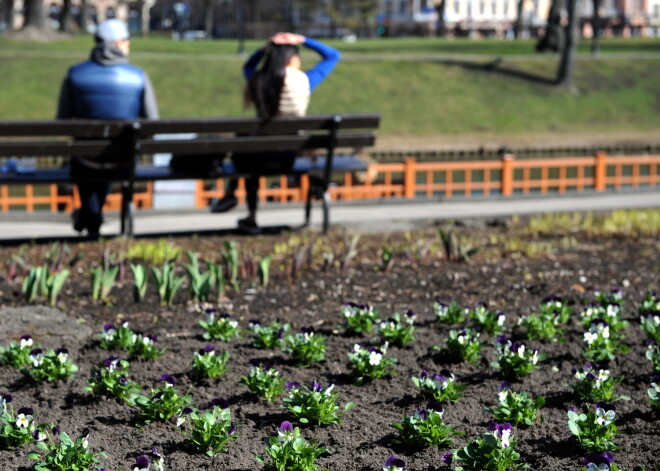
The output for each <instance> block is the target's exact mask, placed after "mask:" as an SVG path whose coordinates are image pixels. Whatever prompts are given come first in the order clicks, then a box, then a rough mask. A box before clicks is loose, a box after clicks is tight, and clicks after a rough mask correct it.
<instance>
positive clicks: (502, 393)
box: [497, 381, 511, 402]
mask: <svg viewBox="0 0 660 471" xmlns="http://www.w3.org/2000/svg"><path fill="white" fill-rule="evenodd" d="M509 389H511V383H509V382H508V381H504V382H502V383H501V384H500V388H499V390H498V395H497V398H498V400H499V401H500V402H504V401H506V397H507V396H508V395H509Z"/></svg>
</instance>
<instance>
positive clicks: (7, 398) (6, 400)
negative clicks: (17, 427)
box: [0, 393, 14, 414]
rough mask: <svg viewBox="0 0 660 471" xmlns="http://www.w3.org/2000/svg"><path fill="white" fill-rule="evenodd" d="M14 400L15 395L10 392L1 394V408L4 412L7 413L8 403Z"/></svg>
mask: <svg viewBox="0 0 660 471" xmlns="http://www.w3.org/2000/svg"><path fill="white" fill-rule="evenodd" d="M13 400H14V396H12V395H11V394H9V393H7V394H3V395H2V396H0V408H1V409H2V413H3V414H5V413H7V404H9V403H10V402H11V401H13Z"/></svg>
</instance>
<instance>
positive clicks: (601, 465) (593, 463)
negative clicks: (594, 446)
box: [584, 451, 614, 471]
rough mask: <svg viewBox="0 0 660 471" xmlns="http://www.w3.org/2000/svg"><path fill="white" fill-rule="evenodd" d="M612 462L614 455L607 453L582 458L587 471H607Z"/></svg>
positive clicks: (591, 454)
mask: <svg viewBox="0 0 660 471" xmlns="http://www.w3.org/2000/svg"><path fill="white" fill-rule="evenodd" d="M613 462H614V455H613V454H612V453H610V452H609V451H603V452H601V453H590V454H588V455H587V456H585V457H584V464H585V466H586V467H587V471H609V469H610V464H611V463H613Z"/></svg>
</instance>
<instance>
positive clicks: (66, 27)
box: [59, 0, 71, 33]
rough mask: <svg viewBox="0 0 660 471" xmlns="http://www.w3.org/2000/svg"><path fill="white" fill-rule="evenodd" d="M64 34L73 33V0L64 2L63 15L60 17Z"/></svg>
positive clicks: (61, 29)
mask: <svg viewBox="0 0 660 471" xmlns="http://www.w3.org/2000/svg"><path fill="white" fill-rule="evenodd" d="M59 30H60V31H61V32H62V33H70V32H71V0H63V2H62V14H61V15H60V27H59Z"/></svg>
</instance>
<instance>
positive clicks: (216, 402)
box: [211, 397, 229, 409]
mask: <svg viewBox="0 0 660 471" xmlns="http://www.w3.org/2000/svg"><path fill="white" fill-rule="evenodd" d="M211 405H212V406H214V407H219V408H221V409H228V408H229V401H228V400H227V399H225V398H223V397H217V398H215V399H211Z"/></svg>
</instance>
